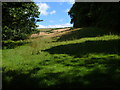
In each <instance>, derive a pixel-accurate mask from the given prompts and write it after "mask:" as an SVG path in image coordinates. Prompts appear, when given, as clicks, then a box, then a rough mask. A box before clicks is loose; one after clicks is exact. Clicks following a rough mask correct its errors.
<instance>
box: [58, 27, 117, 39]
mask: <svg viewBox="0 0 120 90" xmlns="http://www.w3.org/2000/svg"><path fill="white" fill-rule="evenodd" d="M110 33H111V31H108V30H104V29H100V28H92V27H89V28H81V29H78V30H76V31H71V32H69V33H67V34H65V35H62V36H61V37H60V38H59V39H58V40H57V41H66V40H75V39H80V38H84V37H96V36H103V35H108V34H110ZM112 34H117V33H115V32H112Z"/></svg>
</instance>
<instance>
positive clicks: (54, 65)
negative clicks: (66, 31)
mask: <svg viewBox="0 0 120 90" xmlns="http://www.w3.org/2000/svg"><path fill="white" fill-rule="evenodd" d="M119 39H120V36H119V35H115V34H107V35H102V36H96V37H83V38H78V39H75V40H67V38H66V41H62V42H61V41H60V42H59V41H57V40H56V38H44V39H42V38H36V39H31V41H32V42H31V43H29V44H27V45H24V46H19V47H16V48H14V49H5V50H3V51H2V67H3V75H4V76H3V87H8V88H10V87H15V88H20V87H21V88H24V87H25V88H30V87H31V88H35V87H36V88H49V87H58V88H61V87H67V88H70V87H71V88H72V87H74V88H75V87H79V88H82V87H119V80H120V76H119V73H120V55H119V54H120V52H119V50H118V47H117V44H118V43H117V41H119ZM116 40H117V41H116ZM111 42H114V43H111ZM108 44H109V45H108ZM75 45H76V46H75ZM95 45H97V46H95ZM102 45H104V46H102ZM110 45H111V46H110ZM89 46H90V47H89ZM99 46H100V47H99ZM59 47H60V48H59ZM85 47H86V48H85ZM84 48H85V49H84ZM75 50H76V51H75ZM51 51H53V52H51ZM81 51H82V52H81ZM110 51H113V52H110ZM113 82H114V83H113Z"/></svg>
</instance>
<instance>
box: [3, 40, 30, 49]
mask: <svg viewBox="0 0 120 90" xmlns="http://www.w3.org/2000/svg"><path fill="white" fill-rule="evenodd" d="M27 43H28V42H27V41H23V40H20V41H13V40H6V41H3V42H2V48H3V49H13V48H15V47H17V46H21V45H24V44H27Z"/></svg>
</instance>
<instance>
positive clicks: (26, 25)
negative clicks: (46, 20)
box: [2, 2, 40, 40]
mask: <svg viewBox="0 0 120 90" xmlns="http://www.w3.org/2000/svg"><path fill="white" fill-rule="evenodd" d="M2 12H3V13H2V39H3V40H22V39H26V38H27V36H28V35H30V34H32V33H35V31H36V27H37V26H36V22H37V21H40V20H37V18H39V17H38V16H39V14H40V12H39V11H38V6H37V5H36V4H35V3H34V2H3V3H2Z"/></svg>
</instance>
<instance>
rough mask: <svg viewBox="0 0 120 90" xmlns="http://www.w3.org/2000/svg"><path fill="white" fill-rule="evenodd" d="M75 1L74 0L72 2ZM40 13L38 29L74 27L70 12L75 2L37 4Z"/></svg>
mask: <svg viewBox="0 0 120 90" xmlns="http://www.w3.org/2000/svg"><path fill="white" fill-rule="evenodd" d="M72 1H73V0H72ZM35 3H36V4H37V5H38V7H39V11H40V15H39V19H40V20H43V21H42V22H38V23H37V25H38V28H62V27H72V26H73V25H72V24H70V20H71V18H70V16H69V15H68V13H67V12H68V11H69V10H70V8H71V7H72V5H73V3H74V2H35Z"/></svg>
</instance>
